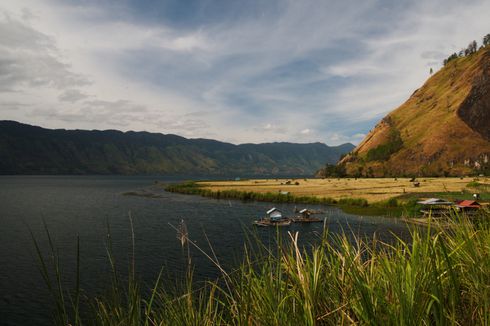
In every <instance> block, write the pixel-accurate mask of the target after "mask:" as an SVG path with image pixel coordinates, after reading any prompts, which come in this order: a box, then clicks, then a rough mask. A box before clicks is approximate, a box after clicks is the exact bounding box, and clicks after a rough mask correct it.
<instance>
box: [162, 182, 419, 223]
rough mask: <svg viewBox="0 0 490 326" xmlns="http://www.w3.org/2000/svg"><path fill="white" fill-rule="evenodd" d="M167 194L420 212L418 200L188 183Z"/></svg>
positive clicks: (366, 210)
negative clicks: (374, 199) (214, 188)
mask: <svg viewBox="0 0 490 326" xmlns="http://www.w3.org/2000/svg"><path fill="white" fill-rule="evenodd" d="M165 190H166V191H170V192H176V193H181V194H187V195H200V196H203V197H211V198H216V199H237V200H245V201H247V200H255V201H262V202H271V203H298V204H318V205H337V206H339V207H340V208H342V210H344V211H345V212H346V213H352V214H362V215H386V216H394V217H400V216H402V215H403V216H415V215H417V213H418V212H419V210H420V207H419V206H418V205H417V203H416V200H405V201H399V200H397V199H395V198H392V199H389V200H386V201H382V202H377V203H368V201H367V200H366V199H364V198H341V199H339V200H336V199H333V198H330V197H316V196H295V195H292V194H290V193H288V194H281V193H279V192H277V193H271V192H268V193H259V192H253V191H239V190H221V191H212V190H210V189H206V188H203V187H201V186H200V185H199V184H197V183H195V182H193V181H188V182H184V183H177V184H171V185H168V186H167V187H166V188H165Z"/></svg>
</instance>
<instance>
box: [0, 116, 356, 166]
mask: <svg viewBox="0 0 490 326" xmlns="http://www.w3.org/2000/svg"><path fill="white" fill-rule="evenodd" d="M353 148H354V145H352V144H344V145H340V146H336V147H329V146H327V145H325V144H322V143H311V144H292V143H268V144H242V145H233V144H229V143H224V142H219V141H215V140H209V139H186V138H184V137H180V136H176V135H163V134H158V133H149V132H133V131H129V132H121V131H116V130H105V131H98V130H91V131H88V130H64V129H56V130H51V129H44V128H41V127H36V126H31V125H26V124H21V123H18V122H15V121H0V174H126V175H132V174H171V175H183V174H184V175H185V174H187V175H222V176H225V175H228V176H229V175H247V176H252V175H305V176H306V175H312V174H313V173H314V172H315V171H316V170H317V169H318V168H319V167H320V166H322V165H323V164H324V162H325V161H327V162H331V163H335V162H337V161H338V159H339V158H340V156H341V155H342V154H345V153H347V152H349V151H350V150H352V149H353Z"/></svg>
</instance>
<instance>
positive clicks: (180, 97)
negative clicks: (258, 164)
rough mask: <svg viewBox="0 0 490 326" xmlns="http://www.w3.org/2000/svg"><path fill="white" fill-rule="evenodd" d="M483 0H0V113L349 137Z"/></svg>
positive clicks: (243, 134) (121, 125)
mask: <svg viewBox="0 0 490 326" xmlns="http://www.w3.org/2000/svg"><path fill="white" fill-rule="evenodd" d="M489 14H490V1H488V0H481V1H480V0H475V1H472V0H469V1H459V0H458V1H455V0H423V1H414V0H410V1H408V0H407V1H404V0H399V1H391V0H363V1H354V0H323V1H320V0H318V1H317V0H301V1H297V0H296V1H286V0H284V1H282V0H281V1H279V0H248V1H247V0H199V1H198V0H168V1H166V0H160V1H157V0H10V1H9V0H0V120H16V121H20V122H23V123H29V124H34V125H39V126H43V127H47V128H65V129H117V130H122V131H127V130H136V131H142V130H146V131H151V132H159V133H164V134H170V133H171V134H178V135H181V136H184V137H188V138H212V139H217V140H221V141H226V142H231V143H235V144H238V143H248V142H253V143H261V142H275V141H289V142H299V143H307V142H323V143H326V144H328V145H338V144H341V143H345V142H351V143H354V144H357V143H358V142H359V141H360V140H362V138H363V137H364V136H365V134H366V133H367V132H369V130H370V129H372V128H373V127H374V125H375V124H376V122H377V121H378V120H379V119H381V118H382V117H383V116H384V115H386V114H387V113H388V112H390V111H391V110H393V109H395V108H396V107H398V106H399V105H401V104H402V103H403V102H404V101H406V100H407V99H408V97H409V96H410V94H412V93H413V91H414V90H415V89H417V88H418V87H420V86H421V85H422V84H423V83H424V81H425V80H426V79H427V78H428V77H429V71H430V68H433V69H434V70H435V71H436V70H438V69H440V67H441V63H442V61H443V59H444V58H445V57H447V56H448V55H449V54H451V53H453V52H455V51H459V50H460V49H461V48H463V47H466V46H467V44H468V43H469V42H470V41H472V40H477V41H478V43H479V44H480V43H481V39H482V37H483V35H486V34H488V33H490V20H489V19H488V17H489Z"/></svg>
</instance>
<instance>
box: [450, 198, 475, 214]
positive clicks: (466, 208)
mask: <svg viewBox="0 0 490 326" xmlns="http://www.w3.org/2000/svg"><path fill="white" fill-rule="evenodd" d="M456 207H457V208H458V210H459V211H461V212H465V213H474V212H475V211H477V210H479V209H480V208H481V204H480V203H478V202H477V201H474V200H462V201H460V202H458V203H457V204H456Z"/></svg>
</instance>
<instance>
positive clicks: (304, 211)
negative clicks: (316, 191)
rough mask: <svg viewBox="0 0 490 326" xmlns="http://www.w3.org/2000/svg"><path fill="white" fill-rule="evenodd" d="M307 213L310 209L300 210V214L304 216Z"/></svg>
mask: <svg viewBox="0 0 490 326" xmlns="http://www.w3.org/2000/svg"><path fill="white" fill-rule="evenodd" d="M307 211H308V208H303V209H302V210H300V211H299V212H300V213H301V214H303V213H306V212H307Z"/></svg>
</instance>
